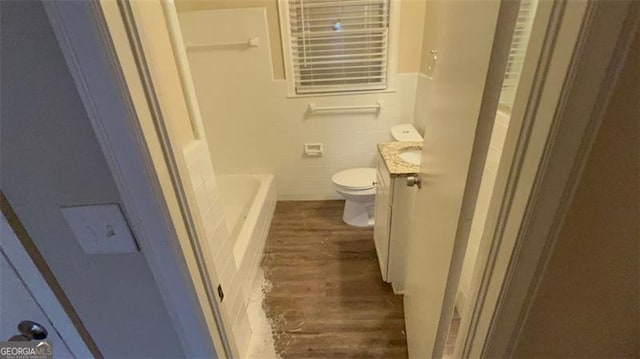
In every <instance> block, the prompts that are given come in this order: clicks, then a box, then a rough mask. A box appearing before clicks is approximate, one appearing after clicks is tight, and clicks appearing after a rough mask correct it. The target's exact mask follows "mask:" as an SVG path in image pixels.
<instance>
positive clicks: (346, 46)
mask: <svg viewBox="0 0 640 359" xmlns="http://www.w3.org/2000/svg"><path fill="white" fill-rule="evenodd" d="M288 7H289V25H290V26H289V27H290V30H291V32H290V39H291V43H290V46H291V61H292V67H293V75H294V78H295V90H296V93H320V92H342V91H362V90H380V89H385V88H386V87H387V48H388V46H387V44H388V28H389V0H289V2H288Z"/></svg>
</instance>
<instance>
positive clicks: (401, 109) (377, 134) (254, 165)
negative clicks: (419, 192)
mask: <svg viewBox="0 0 640 359" xmlns="http://www.w3.org/2000/svg"><path fill="white" fill-rule="evenodd" d="M180 23H181V27H182V32H183V36H184V38H185V41H186V42H192V43H203V42H229V41H237V39H244V38H248V37H250V36H257V37H258V38H259V40H260V43H261V44H264V45H261V46H260V47H258V48H250V49H245V50H218V51H190V52H189V63H190V67H191V71H192V73H193V78H194V82H195V87H196V92H197V94H198V101H199V104H200V108H201V111H202V115H203V120H204V127H205V132H206V135H207V138H208V140H209V145H210V151H211V157H212V159H213V163H214V165H215V168H216V172H217V173H221V174H234V173H273V174H274V175H275V176H276V182H277V186H278V194H279V196H280V197H279V198H280V199H330V198H339V196H338V194H337V193H336V192H335V190H334V189H333V186H332V183H331V176H333V174H335V173H336V172H338V171H341V170H343V169H346V168H352V167H374V164H375V163H374V161H375V155H376V151H377V150H376V143H378V142H383V141H388V140H390V136H389V128H390V127H391V126H392V125H394V124H398V123H407V122H411V120H412V118H413V108H414V99H415V97H414V94H415V83H416V77H417V76H416V75H415V74H401V75H397V76H396V77H395V91H392V92H385V93H376V94H360V95H348V96H347V95H343V96H315V97H313V96H312V97H295V98H287V84H286V82H285V81H283V80H276V81H274V80H273V79H272V78H271V74H270V72H271V71H270V67H271V61H270V60H271V58H270V55H269V51H270V49H269V47H268V46H266V44H268V41H267V34H268V30H267V29H268V26H267V16H266V15H265V12H264V10H263V9H238V10H216V11H199V12H188V13H182V14H180ZM239 24H241V25H240V26H239ZM230 28H234V29H235V31H234V32H233V33H232V34H230V33H229V31H228V29H230ZM376 101H382V103H383V109H382V111H381V112H380V113H379V114H378V115H377V114H375V113H372V112H367V113H356V114H344V113H339V114H335V113H333V114H322V115H310V114H309V113H308V112H307V106H308V104H309V103H316V104H317V105H319V106H334V105H338V106H340V105H353V104H375V103H376ZM306 142H322V143H324V146H325V149H324V151H325V154H324V157H320V158H307V157H304V156H303V144H304V143H306Z"/></svg>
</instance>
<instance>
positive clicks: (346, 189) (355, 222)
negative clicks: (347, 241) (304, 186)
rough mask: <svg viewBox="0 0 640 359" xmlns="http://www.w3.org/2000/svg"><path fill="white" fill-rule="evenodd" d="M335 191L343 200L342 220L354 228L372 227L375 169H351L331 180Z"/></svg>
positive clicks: (339, 173)
mask: <svg viewBox="0 0 640 359" xmlns="http://www.w3.org/2000/svg"><path fill="white" fill-rule="evenodd" d="M331 181H332V182H333V185H334V186H335V188H336V191H337V192H338V193H340V194H341V195H342V197H344V198H345V203H344V213H343V214H342V220H343V221H344V222H345V223H346V224H350V225H352V226H356V227H369V226H373V219H374V218H375V217H374V212H373V210H374V205H375V200H376V169H375V168H351V169H348V170H344V171H341V172H338V173H336V174H335V175H333V177H332V178H331Z"/></svg>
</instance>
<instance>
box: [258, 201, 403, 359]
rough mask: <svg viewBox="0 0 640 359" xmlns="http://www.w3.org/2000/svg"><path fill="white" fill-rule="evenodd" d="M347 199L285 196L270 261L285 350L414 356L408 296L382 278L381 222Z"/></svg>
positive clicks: (309, 354)
mask: <svg viewBox="0 0 640 359" xmlns="http://www.w3.org/2000/svg"><path fill="white" fill-rule="evenodd" d="M343 206H344V202H343V201H309V202H299V201H297V202H278V206H277V207H276V213H275V216H274V219H273V222H272V225H271V231H270V233H269V237H268V239H267V243H266V248H265V254H264V259H263V262H262V267H263V270H264V274H265V279H266V280H267V282H270V283H271V285H272V287H271V289H270V290H266V291H265V299H264V309H265V312H266V313H267V317H268V318H269V319H270V320H271V322H272V330H273V335H274V341H275V349H276V352H277V353H278V354H279V355H280V356H281V357H282V358H406V357H407V345H406V338H405V332H404V315H403V308H402V296H398V295H394V294H393V291H392V290H391V286H390V285H389V284H387V283H384V282H383V281H382V278H381V276H380V269H379V267H378V262H377V258H376V251H375V247H374V243H373V230H372V229H370V228H369V229H361V228H355V227H351V226H348V225H346V224H345V223H343V222H342V218H341V217H342V208H343Z"/></svg>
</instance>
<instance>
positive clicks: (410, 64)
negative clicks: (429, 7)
mask: <svg viewBox="0 0 640 359" xmlns="http://www.w3.org/2000/svg"><path fill="white" fill-rule="evenodd" d="M401 3H402V9H401V11H400V34H399V42H398V72H399V73H414V72H418V71H419V70H420V56H421V44H422V32H423V31H422V29H423V26H424V12H425V7H426V0H401ZM175 4H176V8H177V10H178V11H179V12H183V11H196V10H213V9H238V8H251V7H264V8H265V9H266V11H267V21H268V22H269V24H268V26H269V38H270V42H271V51H272V53H271V61H272V64H271V65H272V67H273V76H274V78H276V79H284V77H285V76H284V60H283V52H282V38H281V36H280V20H279V17H278V0H175Z"/></svg>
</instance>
